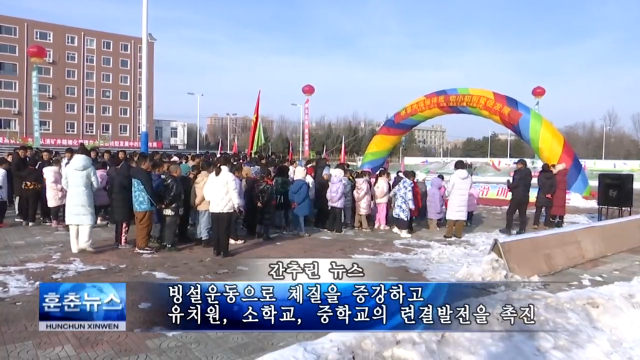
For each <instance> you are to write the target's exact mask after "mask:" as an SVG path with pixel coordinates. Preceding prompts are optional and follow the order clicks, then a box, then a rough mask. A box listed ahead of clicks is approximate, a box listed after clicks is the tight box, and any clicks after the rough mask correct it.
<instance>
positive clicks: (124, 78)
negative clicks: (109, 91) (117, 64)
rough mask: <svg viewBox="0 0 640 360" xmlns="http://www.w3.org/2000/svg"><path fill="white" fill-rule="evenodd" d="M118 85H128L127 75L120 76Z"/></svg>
mask: <svg viewBox="0 0 640 360" xmlns="http://www.w3.org/2000/svg"><path fill="white" fill-rule="evenodd" d="M120 85H129V75H120Z"/></svg>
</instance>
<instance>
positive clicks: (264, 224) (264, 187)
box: [257, 168, 275, 240]
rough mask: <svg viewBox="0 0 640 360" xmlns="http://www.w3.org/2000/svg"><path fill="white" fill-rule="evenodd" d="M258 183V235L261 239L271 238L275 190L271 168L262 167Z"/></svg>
mask: <svg viewBox="0 0 640 360" xmlns="http://www.w3.org/2000/svg"><path fill="white" fill-rule="evenodd" d="M259 181H260V183H259V184H258V203H257V207H258V227H259V229H258V236H262V240H271V235H270V230H271V220H272V218H273V213H274V211H275V191H274V187H273V180H272V178H271V170H269V169H265V168H262V169H261V171H260V178H259Z"/></svg>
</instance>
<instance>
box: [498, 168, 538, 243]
mask: <svg viewBox="0 0 640 360" xmlns="http://www.w3.org/2000/svg"><path fill="white" fill-rule="evenodd" d="M516 167H517V169H516V170H515V171H514V172H513V181H510V180H507V186H508V187H509V191H511V201H509V208H508V209H507V224H506V226H505V228H504V229H501V230H500V232H501V233H503V234H507V235H511V229H512V228H513V216H514V215H515V214H516V211H517V212H518V217H519V218H520V227H519V229H518V231H517V232H516V234H524V232H525V231H526V229H527V206H529V191H530V190H531V180H532V174H531V169H529V168H528V167H527V162H526V161H525V160H524V159H520V160H518V161H517V162H516Z"/></svg>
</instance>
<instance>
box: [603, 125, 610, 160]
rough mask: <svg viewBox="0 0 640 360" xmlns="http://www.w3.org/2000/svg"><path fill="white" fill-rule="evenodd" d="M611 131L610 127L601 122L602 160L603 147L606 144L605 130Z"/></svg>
mask: <svg viewBox="0 0 640 360" xmlns="http://www.w3.org/2000/svg"><path fill="white" fill-rule="evenodd" d="M609 129H611V126H607V123H605V122H604V121H603V122H602V160H604V154H605V146H606V143H607V130H609Z"/></svg>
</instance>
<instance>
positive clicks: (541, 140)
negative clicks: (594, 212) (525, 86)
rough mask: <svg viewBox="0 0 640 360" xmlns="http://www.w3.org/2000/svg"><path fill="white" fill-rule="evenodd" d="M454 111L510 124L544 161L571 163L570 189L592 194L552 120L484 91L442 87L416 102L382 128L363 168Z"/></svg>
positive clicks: (375, 166) (380, 162) (375, 163)
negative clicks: (428, 123) (422, 126)
mask: <svg viewBox="0 0 640 360" xmlns="http://www.w3.org/2000/svg"><path fill="white" fill-rule="evenodd" d="M448 114H469V115H476V116H480V117H483V118H486V119H489V120H491V121H493V122H495V123H496V124H500V125H502V126H504V127H506V128H507V129H509V130H511V131H512V132H513V133H514V134H516V135H517V136H518V137H520V138H521V139H522V140H524V141H525V142H526V143H527V144H529V146H531V148H532V149H533V151H534V152H535V153H536V154H537V155H538V157H540V160H542V161H544V162H546V163H549V164H560V163H564V164H566V165H567V168H568V169H569V173H568V175H567V188H569V189H570V190H571V191H572V192H576V193H579V194H582V195H590V191H591V189H590V187H589V180H588V179H587V175H586V173H585V170H584V169H583V168H582V165H581V164H580V159H578V156H577V155H576V153H575V152H574V151H573V148H572V147H571V145H570V144H569V143H568V142H567V141H566V139H565V138H564V136H562V134H561V133H560V131H558V129H556V128H555V126H553V124H551V122H550V121H549V120H547V119H546V118H544V117H543V116H542V115H540V114H539V113H538V112H536V111H534V110H532V109H531V108H530V107H529V106H527V105H525V104H523V103H521V102H520V101H518V100H516V99H514V98H511V97H509V96H505V95H502V94H499V93H497V92H493V91H489V90H482V89H469V88H457V89H449V90H441V91H436V92H433V93H431V94H427V95H425V96H422V97H420V98H418V99H416V100H414V101H412V102H411V103H409V104H408V105H407V106H405V107H404V108H402V109H401V110H400V111H398V112H397V113H395V114H394V115H393V116H392V117H391V118H389V119H387V120H386V121H385V122H384V124H383V125H382V127H381V128H380V129H379V130H378V132H377V133H376V135H375V136H374V137H373V139H372V140H371V142H370V143H369V146H368V147H367V151H366V152H365V154H364V156H363V158H362V168H363V169H369V170H372V171H377V170H378V169H379V168H381V167H382V166H384V163H385V161H386V159H387V158H388V157H389V154H390V153H391V151H392V150H393V148H394V147H395V146H396V145H398V143H399V142H400V140H401V139H402V137H403V136H404V135H405V134H407V133H408V132H409V131H411V129H413V128H414V127H416V126H417V125H420V124H422V123H424V122H425V121H428V120H431V119H433V118H436V117H438V116H442V115H448Z"/></svg>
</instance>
